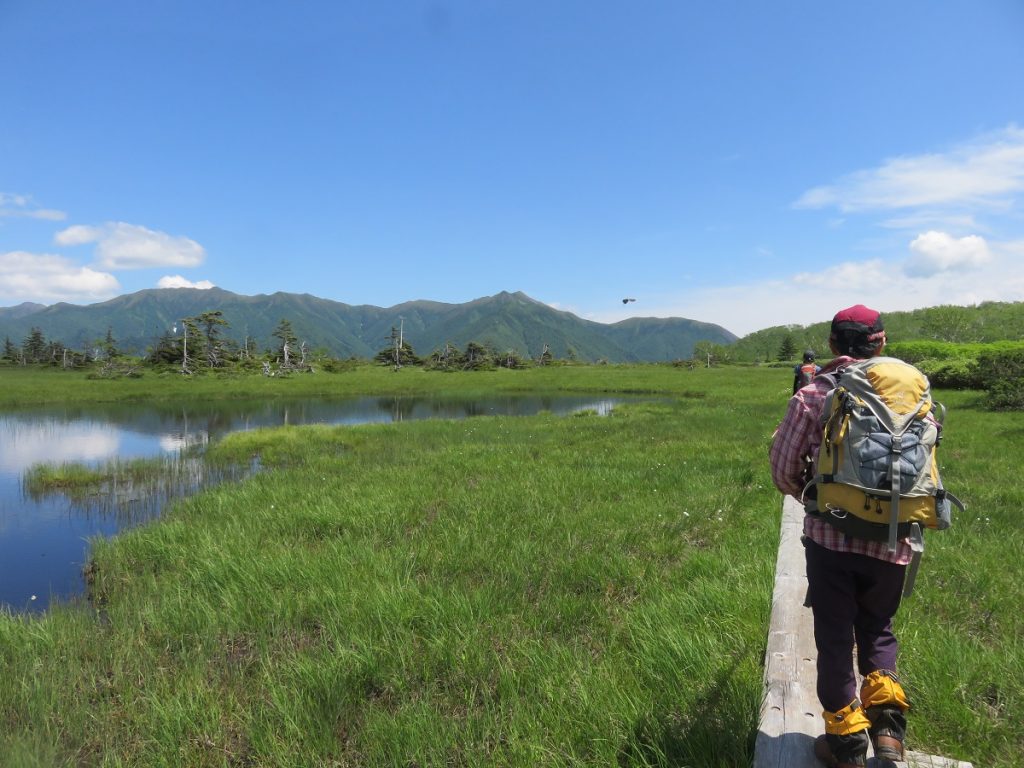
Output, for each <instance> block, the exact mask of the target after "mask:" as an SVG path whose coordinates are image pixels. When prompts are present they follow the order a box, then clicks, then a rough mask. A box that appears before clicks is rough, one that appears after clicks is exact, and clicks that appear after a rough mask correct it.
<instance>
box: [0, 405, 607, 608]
mask: <svg viewBox="0 0 1024 768" xmlns="http://www.w3.org/2000/svg"><path fill="white" fill-rule="evenodd" d="M621 401H622V399H621V398H595V397H582V396H562V395H554V396H543V395H529V396H515V395H509V396H495V397H488V398H477V399H473V400H453V399H435V398H427V397H361V398H350V399H347V400H333V401H332V400H292V401H289V400H283V401H282V400H278V401H272V402H268V401H259V402H255V401H227V402H215V403H212V402H204V403H188V404H182V403H177V404H174V403H159V404H153V405H149V404H146V405H139V404H100V405H90V406H59V407H47V408H37V409H31V410H21V411H13V412H8V413H4V414H0V609H4V608H7V609H13V610H15V611H22V610H27V611H39V610H45V608H46V607H47V606H48V605H49V604H50V602H51V600H53V599H61V598H69V597H73V596H75V595H79V594H81V593H82V591H83V589H84V582H83V580H82V567H83V565H84V563H85V562H86V560H87V557H88V543H87V542H88V539H89V538H91V537H94V536H111V535H113V534H115V533H117V531H119V530H121V529H123V528H126V527H129V526H133V525H138V524H139V523H142V522H145V521H147V520H151V519H152V518H154V517H156V516H157V515H159V514H160V511H161V510H162V509H163V507H164V505H165V504H166V503H167V501H168V500H169V499H172V498H174V497H177V496H181V495H183V494H189V493H194V492H195V491H196V490H197V489H199V488H202V487H205V486H207V485H209V484H211V483H216V482H220V481H222V480H224V479H232V478H235V477H237V476H238V474H237V473H239V472H245V471H248V468H244V469H242V470H237V469H236V470H214V469H211V468H210V467H208V466H206V465H205V464H204V463H203V461H202V460H201V458H199V456H200V455H201V452H202V449H203V447H204V446H206V445H207V444H208V443H209V442H210V441H211V440H216V439H218V438H219V437H221V436H223V435H225V434H227V433H229V432H234V431H239V430H249V429H256V428H258V427H267V426H279V425H286V424H291V425H299V424H347V425H355V424H366V423H386V422H397V421H407V420H413V419H437V418H443V419H461V418H467V417H473V416H482V415H505V416H522V415H531V414H536V413H540V412H542V411H550V412H552V413H555V414H565V413H571V412H574V411H580V410H594V411H596V412H598V413H599V414H601V415H606V414H607V413H609V412H610V411H611V409H612V408H613V407H614V406H615V404H616V403H617V402H621ZM151 457H164V458H165V459H166V460H167V471H166V472H162V473H156V475H159V477H156V476H155V477H154V478H153V479H152V480H148V481H145V482H140V481H138V480H133V481H125V480H124V479H115V480H112V481H110V482H107V483H105V484H104V485H103V487H102V488H100V489H98V491H97V489H92V492H87V493H78V494H75V493H70V494H69V493H65V492H59V491H58V492H33V491H29V490H28V489H26V488H25V487H24V484H23V482H22V479H23V476H24V474H25V472H26V470H28V469H29V468H30V467H32V466H33V465H35V464H39V463H48V464H61V463H65V462H68V463H70V462H75V463H78V462H80V463H85V464H87V465H90V466H100V465H104V464H106V463H109V462H114V461H117V462H126V461H130V460H132V459H138V458H151ZM225 471H227V472H231V473H232V474H229V475H225V474H224V472H225Z"/></svg>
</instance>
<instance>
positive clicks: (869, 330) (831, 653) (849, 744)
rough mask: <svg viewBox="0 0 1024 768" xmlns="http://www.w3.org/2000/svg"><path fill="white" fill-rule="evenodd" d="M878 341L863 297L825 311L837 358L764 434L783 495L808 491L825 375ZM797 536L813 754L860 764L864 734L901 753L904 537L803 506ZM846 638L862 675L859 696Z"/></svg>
mask: <svg viewBox="0 0 1024 768" xmlns="http://www.w3.org/2000/svg"><path fill="white" fill-rule="evenodd" d="M885 342H886V339H885V330H884V329H883V326H882V318H881V315H880V314H879V313H878V312H876V311H875V310H873V309H868V308H867V307H865V306H864V305H862V304H858V305H856V306H853V307H849V308H847V309H843V310H841V311H840V312H838V313H836V315H835V317H834V318H833V319H832V327H831V334H830V336H829V346H830V347H831V349H832V352H833V353H834V354H835V355H836V357H835V358H834V359H833V360H832V361H831V362H829V363H828V364H826V365H825V366H824V367H823V368H822V369H821V370H820V372H819V373H820V375H818V376H817V377H816V378H814V380H813V381H812V382H811V384H809V385H807V386H804V387H802V388H800V389H799V390H798V391H797V392H796V393H795V394H794V395H793V397H791V398H790V401H789V406H788V408H787V411H786V415H785V418H784V419H783V420H782V423H781V424H780V425H779V428H778V429H777V430H776V433H775V436H774V438H773V441H772V446H771V451H770V459H771V473H772V480H773V482H774V483H775V485H776V486H777V487H778V489H779V490H780V491H782V492H783V493H784V494H788V495H790V496H793V497H795V498H796V499H798V500H801V501H806V499H805V488H806V489H807V490H808V491H809V492H811V493H813V491H814V483H813V482H812V481H813V479H814V477H815V471H816V470H815V465H814V463H813V462H814V461H815V460H816V458H817V455H818V448H819V446H820V445H821V442H822V435H823V430H822V422H821V416H822V410H823V408H824V404H825V399H826V395H827V394H828V392H829V390H831V389H832V388H833V387H834V386H835V384H834V380H833V379H831V378H830V377H829V376H827V375H826V374H829V373H831V372H833V371H836V370H837V369H839V368H842V367H843V366H847V365H850V364H851V363H855V362H856V361H858V360H867V359H869V358H872V357H876V356H879V355H881V353H882V350H883V348H884V346H885ZM815 508H816V505H815ZM803 543H804V547H805V555H806V560H807V587H808V589H807V604H808V605H809V606H810V608H811V611H812V613H813V617H814V643H815V646H816V647H817V650H818V662H817V674H818V685H817V693H818V699H819V701H820V702H821V706H822V707H823V709H824V710H825V711H824V712H823V713H822V715H823V717H824V719H825V734H824V735H823V736H819V737H818V738H817V740H816V741H815V743H814V753H815V756H816V757H817V758H818V759H819V760H821V761H822V762H823V763H824V764H825V765H827V766H832V767H833V768H854V766H865V765H866V764H867V751H868V742H869V740H870V742H871V744H872V746H873V748H874V753H875V756H876V757H878V758H880V759H881V758H885V759H889V760H902V759H903V739H904V736H905V734H906V714H905V713H906V710H907V709H908V708H909V703H908V702H907V697H906V694H905V693H904V691H903V688H902V686H901V685H900V682H899V679H898V678H897V677H896V671H895V670H896V652H897V642H896V637H895V635H894V634H893V627H892V618H893V615H894V614H895V613H896V609H897V608H898V607H899V604H900V599H901V597H902V591H903V586H904V575H905V571H906V566H907V564H908V563H909V562H910V561H911V559H912V550H911V545H910V543H909V542H908V540H907V539H906V538H901V539H899V540H898V541H897V542H896V546H895V549H894V551H890V549H889V547H888V546H887V544H886V542H882V541H869V540H866V539H860V538H855V537H853V536H847V535H845V534H843V533H842V532H840V531H839V530H837V529H836V528H835V527H833V526H832V525H831V524H830V523H829V522H826V520H825V519H823V517H821V516H819V515H815V514H810V513H809V514H807V515H806V516H805V517H804V535H803ZM855 641H856V647H857V665H858V667H859V671H860V674H861V675H862V676H863V678H864V682H863V684H862V686H861V688H860V691H859V698H858V691H857V684H856V676H855V674H854V669H853V650H854V642H855Z"/></svg>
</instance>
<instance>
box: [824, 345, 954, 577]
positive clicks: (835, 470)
mask: <svg viewBox="0 0 1024 768" xmlns="http://www.w3.org/2000/svg"><path fill="white" fill-rule="evenodd" d="M826 375H827V376H830V377H831V378H832V379H833V380H834V383H835V388H834V389H833V390H832V391H831V392H829V393H828V395H827V396H826V399H825V406H824V409H823V410H822V432H823V433H822V441H821V448H820V450H819V452H818V460H817V465H816V471H815V477H814V481H813V482H814V486H815V490H816V499H812V500H810V501H809V504H808V511H809V512H811V513H812V514H818V515H820V516H821V517H822V519H824V520H825V521H827V522H828V523H830V524H831V525H833V526H834V527H835V528H837V529H838V530H840V531H842V532H843V533H845V534H846V535H848V536H854V537H857V538H861V539H868V540H871V541H885V542H888V547H889V550H890V551H895V550H896V543H897V540H898V539H900V538H909V540H910V545H911V548H912V549H913V550H914V558H913V561H912V563H911V568H910V569H909V570H908V573H907V584H906V587H905V594H908V595H909V594H910V592H911V590H912V589H913V585H914V577H915V576H916V572H917V565H918V563H919V561H920V557H921V553H922V552H923V551H924V537H923V535H922V528H931V529H934V530H943V529H946V528H948V527H949V526H950V524H951V523H952V519H951V518H952V514H951V512H952V510H951V507H952V506H954V505H955V506H956V507H958V508H959V509H960V510H961V511H963V509H964V506H963V504H961V503H960V500H959V499H957V498H956V497H955V496H953V494H951V493H949V492H947V491H946V490H945V488H943V486H942V480H941V478H940V477H939V466H938V463H937V461H936V449H937V448H938V444H939V439H940V436H941V424H942V420H943V417H944V416H945V409H944V408H943V407H942V406H941V405H940V404H939V403H936V402H934V401H933V400H932V396H931V388H930V386H929V383H928V379H927V378H926V377H925V375H924V374H923V373H921V372H920V371H919V370H917V368H915V367H914V366H912V365H910V364H908V363H905V362H903V361H902V360H897V359H896V358H893V357H872V358H869V359H867V360H860V361H858V362H855V363H851V364H850V365H847V366H845V367H844V368H840V369H838V370H837V371H835V373H833V374H826ZM929 417H930V418H929Z"/></svg>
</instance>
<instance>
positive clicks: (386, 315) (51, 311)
mask: <svg viewBox="0 0 1024 768" xmlns="http://www.w3.org/2000/svg"><path fill="white" fill-rule="evenodd" d="M215 310H220V311H221V312H222V313H223V317H224V319H225V320H227V322H228V323H229V324H230V325H229V328H228V329H227V331H226V335H228V336H229V337H231V338H233V339H234V340H236V341H238V342H239V343H242V342H243V341H244V339H245V338H246V337H248V338H250V339H254V340H255V341H256V344H257V345H258V346H259V347H260V348H264V347H269V346H271V345H272V344H275V341H274V340H273V338H272V336H271V334H272V333H273V331H274V329H275V328H276V327H277V325H278V323H279V322H280V321H281V320H282V319H286V320H288V322H289V323H291V326H292V329H293V331H294V332H295V335H296V336H297V337H298V338H299V339H300V341H305V342H307V343H308V344H309V346H310V348H312V349H317V348H323V349H326V350H328V351H329V352H330V353H331V354H332V355H335V356H337V357H349V356H357V357H372V356H373V355H374V354H376V353H377V352H378V351H379V350H381V349H382V348H384V347H385V346H387V345H388V343H389V339H390V336H391V329H392V327H396V328H397V327H399V326H401V328H402V332H403V334H404V338H405V339H406V340H407V341H408V342H409V343H410V344H412V346H413V348H414V349H415V350H416V352H417V353H418V354H420V355H426V354H429V353H430V352H431V351H433V350H434V349H440V348H442V347H443V346H444V345H445V343H446V342H450V343H451V344H453V345H455V346H456V347H458V348H460V349H464V348H465V346H466V344H468V343H469V342H470V341H476V342H480V343H484V344H488V345H490V346H493V347H494V348H496V349H498V350H500V351H505V350H515V351H516V352H518V353H519V354H520V355H523V356H526V357H533V358H535V357H538V356H539V355H540V354H541V353H542V352H543V350H544V346H545V345H547V346H548V348H549V349H550V351H551V353H552V354H553V355H554V356H555V357H568V356H572V355H575V356H576V357H578V358H579V359H580V360H585V361H595V360H600V359H607V360H608V361H609V362H638V361H649V362H657V361H667V360H675V359H680V358H687V357H689V356H690V354H691V353H692V351H693V345H694V343H696V342H698V341H710V342H712V343H715V344H729V343H731V342H733V341H735V340H736V336H735V335H734V334H732V333H730V332H729V331H727V330H725V329H724V328H722V327H720V326H717V325H712V324H710V323H700V322H697V321H695V320H686V319H683V318H668V319H660V318H631V319H629V320H623V321H622V322H619V323H614V324H605V323H596V322H593V321H590V320H584V319H582V318H580V317H577V316H576V315H573V314H572V313H570V312H562V311H559V310H556V309H552V308H551V307H549V306H547V305H546V304H542V303H541V302H539V301H536V300H534V299H531V298H530V297H529V296H527V295H526V294H524V293H519V292H517V293H507V292H504V291H503V292H501V293H499V294H497V295H495V296H488V297H485V298H481V299H476V300H475V301H470V302H467V303H465V304H444V303H441V302H436V301H410V302H406V303H404V304H398V305H396V306H394V307H388V308H382V307H374V306H369V305H359V306H352V305H349V304H343V303H341V302H336V301H329V300H327V299H320V298H317V297H315V296H311V295H309V294H294V293H274V294H270V295H259V296H242V295H240V294H236V293H231V292H230V291H225V290H221V289H219V288H213V289H210V290H198V289H193V288H165V289H152V290H145V291H139V292H137V293H132V294H128V295H125V296H119V297H117V298H115V299H111V300H110V301H105V302H101V303H98V304H90V305H87V306H78V305H74V304H64V303H61V304H54V305H52V306H49V307H40V305H21V306H20V307H9V308H6V309H4V308H0V340H2V339H3V338H5V337H6V338H10V339H11V340H12V341H14V342H15V343H21V342H22V340H24V338H25V337H26V336H27V335H28V334H29V332H30V330H31V329H32V328H39V329H41V330H42V332H43V334H44V335H45V336H46V338H47V339H50V340H57V341H60V342H62V343H63V344H65V345H67V346H68V347H71V348H72V349H79V350H85V349H90V348H92V347H93V346H95V345H96V343H97V341H98V340H100V339H103V338H104V337H105V336H106V335H107V330H108V329H110V331H111V332H112V334H113V336H114V338H115V339H116V340H117V344H118V347H119V348H120V349H122V350H124V351H128V352H134V353H141V352H143V351H145V349H146V348H147V347H150V346H152V345H153V344H155V342H156V340H157V339H158V338H159V337H160V336H162V335H164V334H166V333H168V332H169V331H171V329H172V327H174V326H175V325H178V326H179V331H178V332H180V323H181V319H182V318H185V317H195V316H196V315H199V314H200V313H202V312H207V311H215Z"/></svg>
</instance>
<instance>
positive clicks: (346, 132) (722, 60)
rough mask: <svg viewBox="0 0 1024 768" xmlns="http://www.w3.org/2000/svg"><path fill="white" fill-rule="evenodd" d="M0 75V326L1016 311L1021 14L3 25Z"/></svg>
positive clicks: (717, 9)
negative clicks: (512, 308) (100, 309)
mask: <svg viewBox="0 0 1024 768" xmlns="http://www.w3.org/2000/svg"><path fill="white" fill-rule="evenodd" d="M0 68H2V69H0V71H2V72H3V73H4V76H3V78H0V306H10V305H14V304H18V303H20V302H22V301H37V302H42V303H45V304H51V303H54V302H57V301H68V302H72V303H76V304H88V303H93V302H95V301H101V300H104V299H107V298H111V297H113V296H116V295H120V294H123V293H130V292H133V291H137V290H141V289H144V288H154V287H159V286H171V287H173V286H182V285H194V286H199V287H204V286H209V285H216V286H218V287H221V288H225V289H227V290H230V291H234V292H236V293H242V294H249V295H252V294H259V293H272V292H274V291H289V292H296V293H311V294H314V295H316V296H321V297H323V298H328V299H333V300H336V301H342V302H346V303H349V304H373V305H377V306H384V307H388V306H393V305H395V304H398V303H401V302H404V301H409V300H414V299H431V300H435V301H443V302H452V303H461V302H465V301H469V300H472V299H475V298H479V297H481V296H488V295H492V294H494V293H497V292H499V291H502V290H508V291H517V290H520V291H524V292H525V293H527V294H529V295H530V296H532V297H533V298H535V299H538V300H540V301H543V302H545V303H547V304H550V305H552V306H554V307H557V308H559V309H564V310H568V311H571V312H574V313H576V314H578V315H580V316H581V317H585V318H588V319H592V320H598V321H601V322H613V321H616V320H620V319H623V318H625V317H629V316H642V317H648V316H656V317H668V316H676V317H688V318H692V319H697V320H704V321H709V322H716V323H719V324H721V325H723V326H725V327H726V328H728V329H729V330H731V331H733V332H735V333H737V334H741V335H742V334H745V333H748V332H750V331H753V330H756V329H759V328H764V327H767V326H771V325H780V324H786V323H800V324H806V323H811V322H816V321H819V320H824V319H827V318H829V317H830V316H831V315H832V313H833V312H834V311H835V310H836V309H837V308H839V307H842V306H847V305H850V304H854V303H861V302H862V303H866V304H869V305H871V306H874V307H876V308H878V309H881V310H882V311H893V310H899V309H912V308H915V307H922V306H931V305H935V304H972V303H976V302H979V301H985V300H1004V301H1020V300H1024V269H1022V265H1024V77H1022V76H1021V73H1022V72H1024V3H1021V2H1020V1H1019V0H986V1H985V2H978V1H977V0H965V1H960V0H948V1H947V0H907V1H905V2H891V0H885V1H884V2H883V1H877V0H868V1H866V2H856V3H832V2H821V0H806V1H801V2H794V1H792V0H775V2H771V3H761V2H753V1H751V2H735V1H729V0H726V1H721V0H719V1H716V2H710V1H708V2H683V0H674V1H673V2H662V1H659V0H649V1H644V0H638V1H637V2H628V3H627V2H606V1H605V0H565V1H564V2H559V1H558V0H554V1H552V0H544V1H543V2H533V1H532V0H521V1H520V2H498V1H496V0H472V1H470V0H455V1H453V2H441V1H439V0H436V1H435V0H422V1H421V0H393V1H391V2H379V1H376V0H373V1H371V0H366V1H365V2H357V1H349V2H343V1H342V0H337V1H334V2H326V1H323V0H303V1H301V2H297V1H292V2H277V1H275V0H268V1H267V2H259V3H256V2H251V1H250V2H237V1H225V2H218V1H216V0H203V1H202V2H193V0H173V1H165V0H146V2H137V1H132V2H119V1H118V0H96V1H95V2H74V3H68V2H56V1H54V0H0ZM625 297H630V298H635V299H636V301H635V302H632V303H629V304H628V305H626V304H623V303H622V299H623V298H625Z"/></svg>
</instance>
